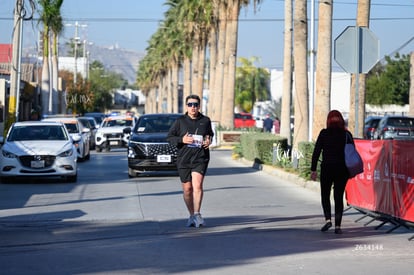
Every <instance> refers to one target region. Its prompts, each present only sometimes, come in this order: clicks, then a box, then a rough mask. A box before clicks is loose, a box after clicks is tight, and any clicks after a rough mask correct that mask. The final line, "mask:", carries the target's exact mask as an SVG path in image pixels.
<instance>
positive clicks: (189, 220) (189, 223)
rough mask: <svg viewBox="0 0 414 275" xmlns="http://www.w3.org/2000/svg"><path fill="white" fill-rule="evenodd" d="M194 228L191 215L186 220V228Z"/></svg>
mask: <svg viewBox="0 0 414 275" xmlns="http://www.w3.org/2000/svg"><path fill="white" fill-rule="evenodd" d="M194 226H195V221H194V216H193V215H191V216H190V217H189V218H188V221H187V227H194Z"/></svg>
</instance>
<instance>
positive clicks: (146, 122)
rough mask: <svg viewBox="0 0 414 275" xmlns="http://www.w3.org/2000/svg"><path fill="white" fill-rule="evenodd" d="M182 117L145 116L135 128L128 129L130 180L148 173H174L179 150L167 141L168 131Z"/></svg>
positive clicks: (126, 130)
mask: <svg viewBox="0 0 414 275" xmlns="http://www.w3.org/2000/svg"><path fill="white" fill-rule="evenodd" d="M180 116H182V114H145V115H141V116H140V117H139V119H138V121H137V123H136V124H135V126H134V128H132V129H131V128H129V127H128V128H125V129H124V133H126V134H130V137H129V142H128V176H129V177H130V178H131V177H136V176H138V175H139V174H140V173H143V172H148V171H174V170H176V169H177V168H176V162H177V147H176V146H175V145H171V144H169V142H168V141H167V135H168V131H169V130H170V128H171V126H172V124H173V123H174V121H175V120H176V119H177V118H179V117H180Z"/></svg>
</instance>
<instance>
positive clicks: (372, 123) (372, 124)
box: [364, 116, 382, 139]
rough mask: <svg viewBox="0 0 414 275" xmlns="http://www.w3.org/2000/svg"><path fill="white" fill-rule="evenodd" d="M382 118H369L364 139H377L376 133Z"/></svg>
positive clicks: (366, 122) (366, 121) (365, 126)
mask: <svg viewBox="0 0 414 275" xmlns="http://www.w3.org/2000/svg"><path fill="white" fill-rule="evenodd" d="M381 118H382V117H380V116H369V117H367V118H366V119H365V123H364V139H375V137H374V135H375V131H376V129H377V126H378V122H379V121H380V120H381Z"/></svg>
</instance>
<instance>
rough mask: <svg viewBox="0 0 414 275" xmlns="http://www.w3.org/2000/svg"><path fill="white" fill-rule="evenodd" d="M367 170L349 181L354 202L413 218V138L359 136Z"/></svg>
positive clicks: (349, 194)
mask: <svg viewBox="0 0 414 275" xmlns="http://www.w3.org/2000/svg"><path fill="white" fill-rule="evenodd" d="M355 145H356V148H357V150H358V152H359V153H360V155H361V157H362V159H363V161H364V172H363V173H361V174H359V175H357V176H356V177H355V178H352V179H350V180H349V181H348V184H347V186H346V199H347V201H348V204H349V205H351V206H355V207H359V208H362V209H366V210H370V211H375V212H378V213H382V214H387V215H390V216H393V217H396V218H400V219H403V220H405V221H410V222H414V142H413V141H406V140H357V139H355Z"/></svg>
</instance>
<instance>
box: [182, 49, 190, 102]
mask: <svg viewBox="0 0 414 275" xmlns="http://www.w3.org/2000/svg"><path fill="white" fill-rule="evenodd" d="M183 71H184V87H183V104H185V99H186V97H187V96H189V95H190V93H191V60H190V58H188V57H187V56H185V57H184V66H183ZM182 109H183V110H186V108H185V107H184V106H183V108H182Z"/></svg>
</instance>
